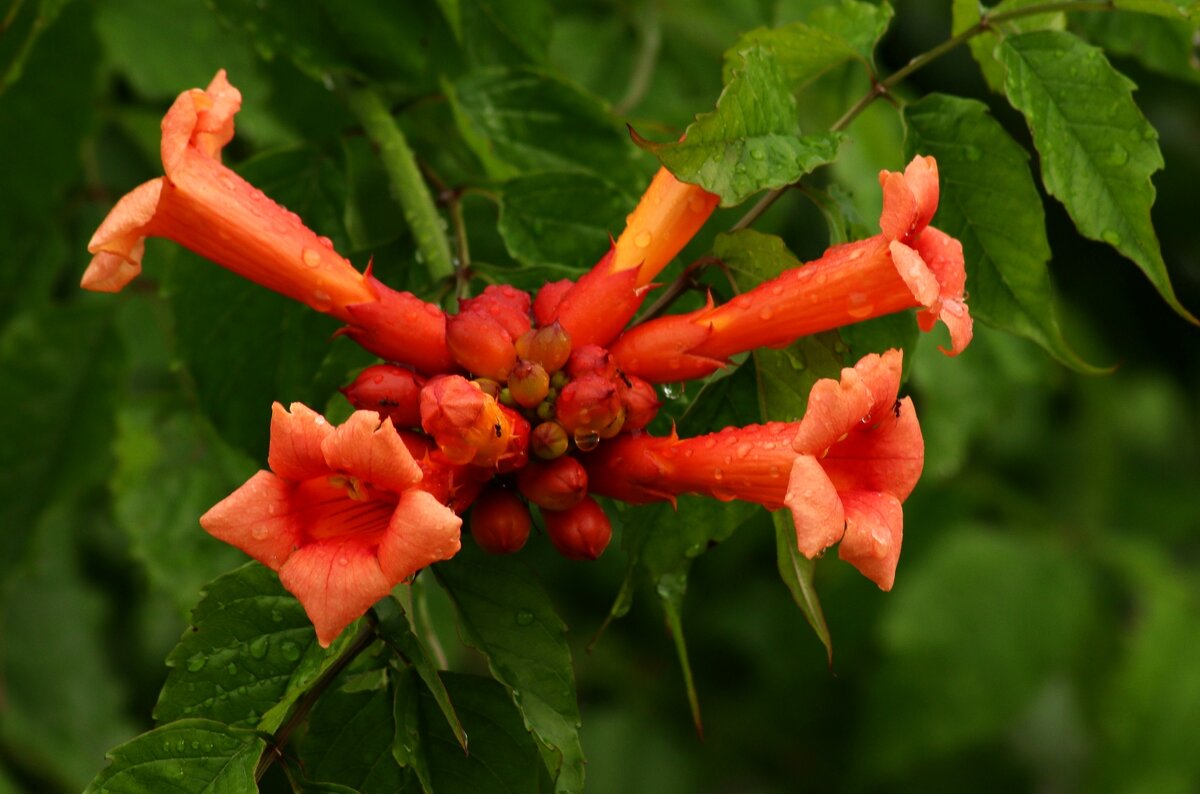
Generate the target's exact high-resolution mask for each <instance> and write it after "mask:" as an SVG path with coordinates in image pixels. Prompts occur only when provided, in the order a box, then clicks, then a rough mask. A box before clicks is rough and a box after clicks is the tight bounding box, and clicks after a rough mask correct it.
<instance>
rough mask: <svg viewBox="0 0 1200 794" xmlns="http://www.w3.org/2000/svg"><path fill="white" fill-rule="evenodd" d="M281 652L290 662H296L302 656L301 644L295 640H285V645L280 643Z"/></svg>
mask: <svg viewBox="0 0 1200 794" xmlns="http://www.w3.org/2000/svg"><path fill="white" fill-rule="evenodd" d="M279 652H280V653H281V654H282V655H283V658H284V659H287V660H288V661H289V662H294V661H296V660H297V659H299V658H300V646H299V645H297V644H296V643H294V642H285V643H284V644H283V645H280V646H279Z"/></svg>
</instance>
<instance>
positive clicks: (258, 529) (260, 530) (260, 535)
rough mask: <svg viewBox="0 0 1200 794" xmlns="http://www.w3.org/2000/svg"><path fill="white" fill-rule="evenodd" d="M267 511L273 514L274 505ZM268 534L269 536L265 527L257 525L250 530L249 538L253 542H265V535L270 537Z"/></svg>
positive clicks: (268, 531)
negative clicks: (252, 539) (253, 540)
mask: <svg viewBox="0 0 1200 794" xmlns="http://www.w3.org/2000/svg"><path fill="white" fill-rule="evenodd" d="M269 510H270V512H272V513H274V512H275V505H271V506H270V508H269ZM270 534H271V531H270V530H269V529H267V527H265V526H263V525H262V524H258V525H256V526H255V527H254V528H253V529H251V530H250V537H252V538H254V539H255V540H266V539H267V535H270Z"/></svg>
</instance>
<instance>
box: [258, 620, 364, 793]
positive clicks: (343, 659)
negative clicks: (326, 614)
mask: <svg viewBox="0 0 1200 794" xmlns="http://www.w3.org/2000/svg"><path fill="white" fill-rule="evenodd" d="M376 636H377V635H376V632H375V617H374V615H372V614H371V613H370V612H368V613H367V623H366V625H365V626H363V627H362V630H361V631H359V632H358V636H356V637H355V638H354V641H353V642H351V643H350V644H349V645H348V646H346V650H344V651H342V655H341V656H339V657H338V658H337V659H336V660H335V661H334V663H333V664H332V665H330V667H329V669H328V670H326V671H325V672H324V673H322V674H321V677H320V678H318V679H317V680H316V681H315V682H313V685H312V686H311V687H309V689H308V691H307V692H305V693H304V696H303V697H301V698H300V700H299V702H298V703H297V705H296V708H295V710H294V711H292V713H291V714H289V715H288V718H287V722H285V723H283V725H281V726H280V728H279V730H277V731H276V732H275V734H274V735H273V736H272V737H271V742H270V744H269V745H268V746H267V749H266V751H265V752H264V753H263V754H262V756H261V757H260V758H259V759H258V766H257V767H256V768H255V770H254V779H255V781H259V780H262V777H263V775H265V774H266V773H267V770H268V769H270V768H271V764H273V763H275V759H277V758H280V757H281V756H282V755H283V748H284V747H285V746H286V745H287V743H288V739H290V738H291V736H292V732H293V731H295V730H296V728H297V727H299V726H300V724H301V723H302V722H304V720H306V719H307V718H308V713H309V712H310V711H312V708H313V706H315V705H316V704H317V700H318V699H319V698H320V697H321V695H323V694H324V693H325V690H326V689H328V688H329V685H330V684H332V683H333V681H334V679H335V678H337V677H338V675H339V674H341V672H342V671H343V670H345V669H346V667H348V666H349V664H350V663H351V662H353V661H354V660H355V659H356V658H358V655H359V654H360V653H362V652H363V651H365V650H366V649H367V648H369V647H370V646H371V643H373V642H375V639H376Z"/></svg>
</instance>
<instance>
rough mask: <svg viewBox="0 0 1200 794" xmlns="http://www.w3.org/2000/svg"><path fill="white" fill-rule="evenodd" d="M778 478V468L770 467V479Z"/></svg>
mask: <svg viewBox="0 0 1200 794" xmlns="http://www.w3.org/2000/svg"><path fill="white" fill-rule="evenodd" d="M778 476H779V467H778V466H772V467H771V477H773V478H774V477H778Z"/></svg>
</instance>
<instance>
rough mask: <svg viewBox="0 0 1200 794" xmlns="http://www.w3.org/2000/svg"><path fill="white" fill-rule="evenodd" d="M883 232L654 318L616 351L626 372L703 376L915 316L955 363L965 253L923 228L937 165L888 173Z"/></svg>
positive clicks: (966, 334) (963, 316)
mask: <svg viewBox="0 0 1200 794" xmlns="http://www.w3.org/2000/svg"><path fill="white" fill-rule="evenodd" d="M880 182H881V184H882V185H883V201H884V205H883V213H882V215H881V216H880V228H881V229H882V233H881V234H877V235H875V236H874V237H871V238H868V239H866V240H860V241H858V242H853V243H846V244H844V245H837V246H834V247H832V248H830V249H829V250H828V251H826V252H825V254H824V255H823V256H822V257H821V258H820V259H817V260H816V261H813V262H809V263H807V264H805V265H803V266H802V267H798V268H795V269H792V270H789V271H787V272H785V273H783V274H781V275H780V276H778V277H777V278H774V279H771V280H770V281H766V282H764V283H762V284H760V285H759V286H757V287H755V288H754V289H752V290H750V291H748V292H746V293H743V294H742V295H740V296H738V297H737V298H735V299H734V300H732V301H730V302H728V303H726V304H723V305H721V306H714V305H712V303H711V301H710V302H709V305H708V306H706V307H705V308H703V309H698V310H696V311H693V312H690V313H687V314H681V315H672V316H668V317H661V318H658V319H656V320H652V321H650V322H647V323H643V324H642V325H639V326H637V327H636V328H633V329H631V330H630V331H627V332H626V333H624V334H622V335H621V337H620V338H619V339H618V340H617V341H616V343H615V344H614V345H613V346H612V354H613V356H614V358H615V359H616V361H617V364H618V366H620V367H621V369H623V370H624V371H625V372H627V373H630V374H636V375H639V376H641V377H643V378H645V379H647V380H650V381H655V382H660V383H662V382H668V381H677V380H688V379H692V378H699V377H703V376H705V375H708V374H710V373H712V372H713V371H715V370H716V369H717V368H719V367H721V366H723V364H724V363H725V362H726V361H727V360H728V359H729V357H730V356H732V355H734V354H737V353H743V352H746V351H750V350H754V349H755V348H758V347H778V346H781V345H786V344H789V343H791V342H793V341H795V340H796V339H799V338H800V337H802V336H806V335H808V334H813V333H817V332H819V331H828V330H831V329H834V328H840V327H842V326H844V325H850V324H853V323H856V322H860V321H862V320H865V319H869V318H871V317H879V316H882V315H885V314H892V313H894V312H898V311H903V310H904V309H910V308H919V309H920V310H921V311H920V312H918V315H917V320H918V323H919V325H920V326H921V328H922V329H924V330H929V329H930V328H932V327H933V324H934V323H935V322H936V321H937V320H939V319H940V320H941V321H942V322H944V323H945V324H946V327H947V328H948V329H949V330H950V338H951V349H950V351H947V352H949V353H950V354H951V355H956V354H958V353H959V352H961V351H962V350H963V348H965V347H966V346H967V344H968V343H969V342H970V341H971V335H972V323H971V316H970V314H969V313H968V311H967V306H966V303H965V302H964V297H963V287H964V282H965V271H964V268H963V256H962V246H961V245H960V244H959V242H958V241H957V240H955V239H954V238H952V237H950V236H949V235H947V234H945V233H943V232H941V231H939V230H937V229H935V228H933V227H931V226H929V225H928V224H929V220H930V219H931V218H932V217H933V213H934V210H936V209H937V201H938V184H937V163H936V162H935V161H934V159H933V158H932V157H916V158H914V159H913V161H912V162H911V163H909V165H908V167H907V168H906V169H905V171H904V173H903V174H901V173H895V172H888V171H884V172H882V173H881V174H880Z"/></svg>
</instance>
